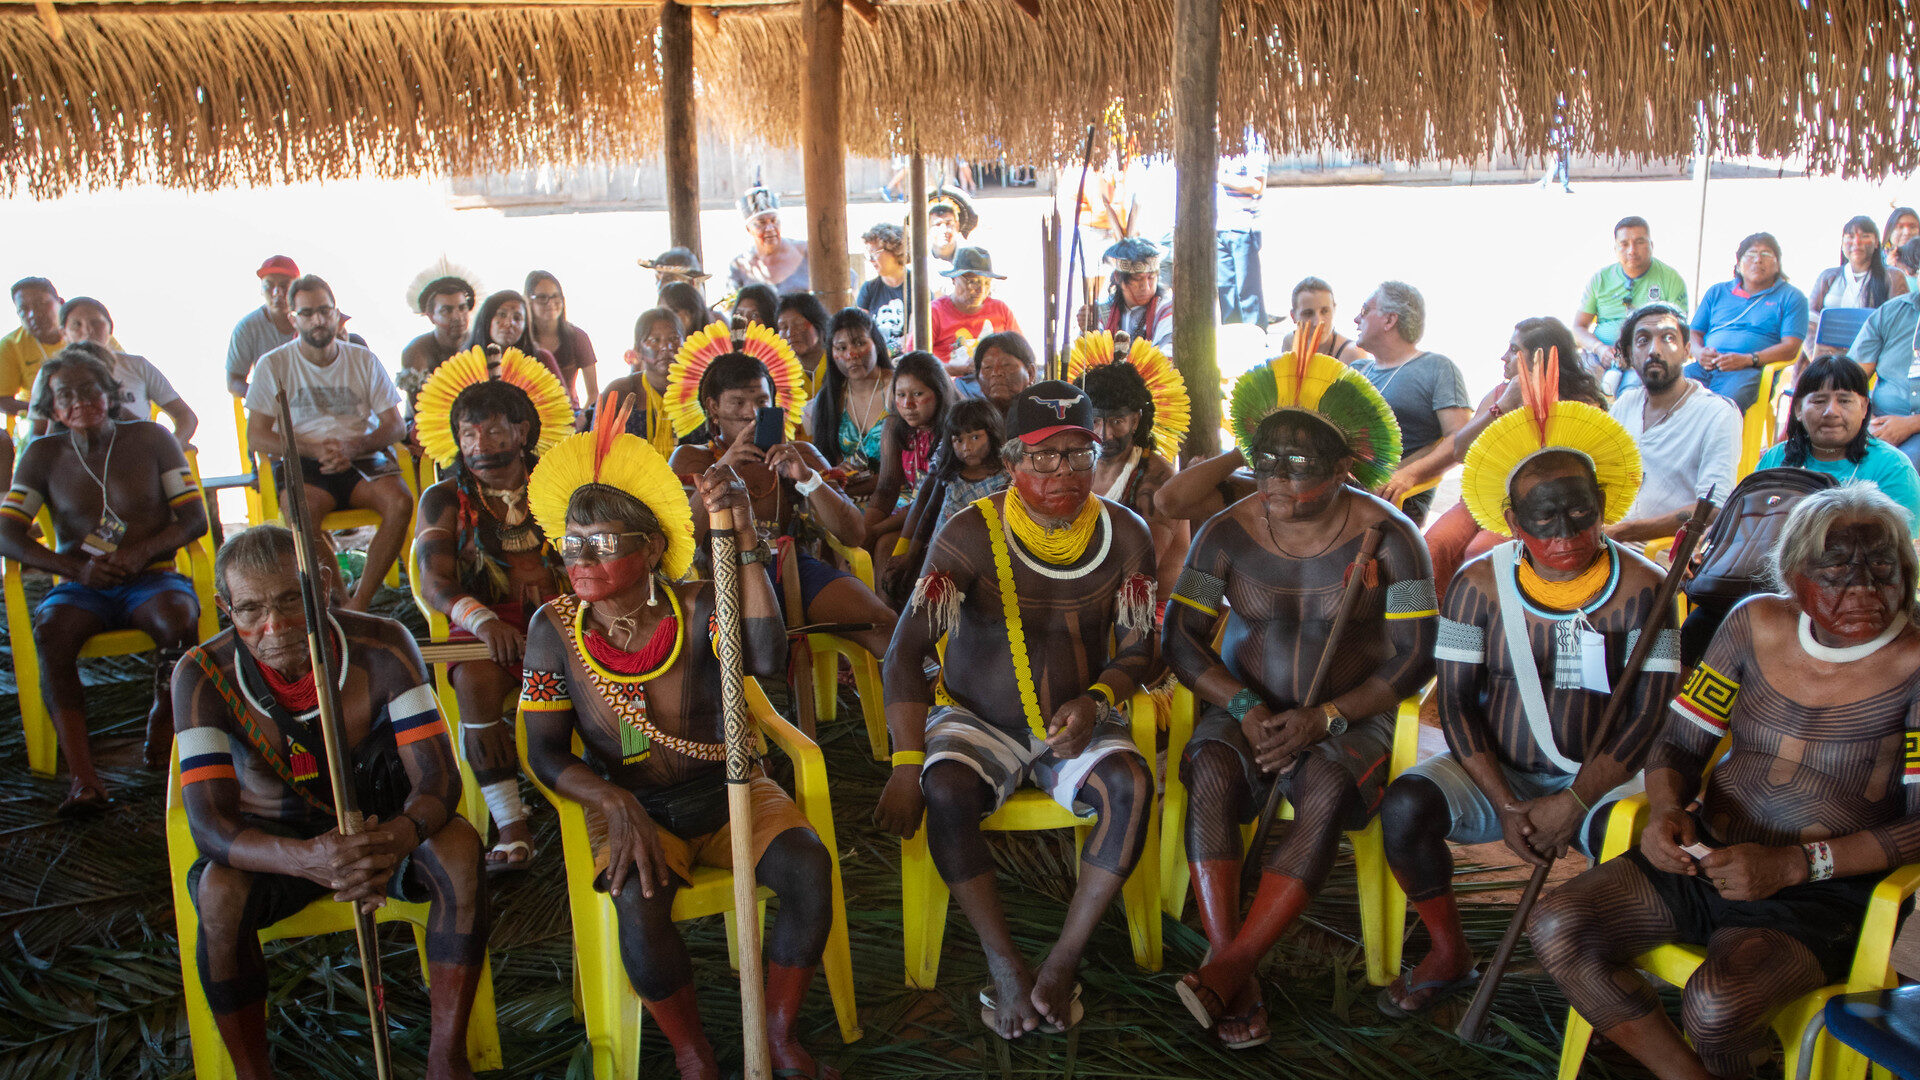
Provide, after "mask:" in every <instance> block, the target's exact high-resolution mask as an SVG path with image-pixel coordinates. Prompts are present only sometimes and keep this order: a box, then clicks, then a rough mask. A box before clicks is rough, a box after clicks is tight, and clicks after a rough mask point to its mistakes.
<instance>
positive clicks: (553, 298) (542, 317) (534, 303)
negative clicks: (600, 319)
mask: <svg viewBox="0 0 1920 1080" xmlns="http://www.w3.org/2000/svg"><path fill="white" fill-rule="evenodd" d="M526 295H527V304H528V307H527V314H528V319H527V330H528V332H529V333H530V334H531V335H532V336H533V343H534V344H535V345H538V346H540V347H541V348H543V349H545V350H547V351H548V352H549V353H552V354H553V360H554V362H555V363H557V364H559V365H560V385H561V386H564V387H566V388H567V400H569V401H571V402H573V407H574V408H575V409H578V408H579V407H580V402H581V401H582V400H583V399H582V398H581V397H580V394H579V392H578V391H577V390H576V389H575V388H574V377H575V376H576V375H578V376H581V377H582V378H584V379H585V381H586V384H587V396H586V397H585V399H584V400H586V401H596V400H598V399H599V397H600V373H599V371H598V370H597V367H598V365H599V360H598V359H597V358H596V357H595V356H594V355H593V342H592V341H591V340H589V339H588V337H587V332H586V331H585V330H582V329H580V328H579V327H577V326H575V325H573V323H572V322H571V321H569V320H568V319H567V294H566V292H565V291H564V290H562V289H561V288H560V279H559V278H557V277H554V276H553V275H552V274H550V273H548V272H546V271H545V270H535V271H534V272H532V273H530V274H528V275H527V293H526Z"/></svg>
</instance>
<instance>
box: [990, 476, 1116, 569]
mask: <svg viewBox="0 0 1920 1080" xmlns="http://www.w3.org/2000/svg"><path fill="white" fill-rule="evenodd" d="M1099 518H1100V500H1098V499H1088V500H1087V503H1086V505H1085V506H1082V507H1081V508H1080V513H1079V516H1077V517H1075V518H1074V519H1073V524H1071V525H1068V526H1067V527H1066V528H1064V529H1048V528H1046V527H1044V526H1042V525H1041V524H1040V523H1039V522H1037V521H1035V520H1033V516H1032V515H1031V514H1029V513H1028V512H1027V504H1026V502H1025V500H1023V499H1021V498H1020V491H1019V489H1017V488H1011V487H1010V488H1008V489H1007V527H1008V528H1010V529H1012V530H1013V535H1014V536H1016V537H1018V538H1019V539H1020V543H1021V544H1022V545H1023V546H1024V547H1025V548H1026V549H1027V550H1028V551H1031V552H1033V553H1034V554H1035V555H1038V556H1040V557H1041V558H1042V559H1045V560H1046V561H1048V562H1050V563H1052V564H1053V565H1055V566H1066V565H1067V564H1069V563H1072V562H1076V561H1078V560H1079V558H1080V557H1081V556H1082V555H1085V554H1086V553H1087V544H1088V542H1090V541H1091V540H1092V539H1093V525H1094V522H1096V521H1098V520H1099Z"/></svg>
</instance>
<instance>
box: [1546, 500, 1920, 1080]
mask: <svg viewBox="0 0 1920 1080" xmlns="http://www.w3.org/2000/svg"><path fill="white" fill-rule="evenodd" d="M1917 567H1920V561H1917V560H1916V557H1915V554H1914V549H1913V544H1912V538H1911V536H1910V535H1909V533H1908V529H1907V512H1906V510H1905V509H1903V508H1902V507H1900V506H1899V505H1898V504H1897V503H1895V502H1894V501H1893V500H1892V499H1890V498H1888V497H1887V496H1886V495H1885V494H1884V493H1883V492H1881V491H1880V490H1879V489H1878V488H1877V487H1875V486H1873V485H1871V484H1867V483H1859V482H1855V483H1848V484H1844V485H1842V486H1840V487H1837V488H1831V489H1828V490H1826V491H1822V492H1818V493H1816V494H1813V495H1809V496H1807V497H1806V498H1805V499H1804V500H1802V501H1801V502H1800V504H1799V505H1798V506H1796V507H1794V509H1793V511H1792V513H1791V514H1790V515H1789V516H1788V518H1787V522H1786V525H1785V527H1784V529H1783V530H1782V532H1781V535H1780V538H1779V540H1778V541H1777V543H1776V545H1775V547H1774V551H1773V556H1772V574H1773V578H1774V581H1773V584H1774V586H1775V588H1777V589H1778V590H1779V592H1778V593H1767V594H1763V595H1759V596H1754V597H1751V598H1749V599H1748V600H1747V601H1745V602H1744V603H1742V604H1741V605H1740V606H1739V607H1736V608H1734V610H1733V613H1732V614H1731V615H1729V616H1728V617H1727V620H1726V622H1725V623H1723V624H1722V625H1721V627H1720V630H1719V632H1718V633H1717V634H1715V635H1714V638H1713V644H1712V645H1711V646H1710V647H1709V648H1708V650H1707V654H1706V657H1705V658H1704V659H1703V660H1702V661H1701V663H1700V664H1699V665H1698V666H1697V667H1695V668H1694V669H1693V672H1692V673H1691V675H1689V677H1688V679H1687V682H1686V685H1685V688H1684V689H1683V690H1682V691H1681V693H1680V696H1679V697H1677V698H1675V699H1674V702H1673V707H1672V715H1670V716H1669V717H1668V718H1667V726H1666V730H1665V731H1664V732H1663V734H1662V736H1661V738H1660V739H1659V741H1658V742H1656V744H1655V746H1654V748H1653V750H1652V753H1651V754H1650V756H1649V757H1648V759H1647V769H1646V782H1647V798H1648V802H1649V803H1650V804H1651V810H1652V816H1651V819H1650V821H1649V824H1648V825H1647V827H1646V830H1645V831H1644V832H1643V833H1642V834H1641V836H1640V842H1639V846H1638V848H1637V849H1636V850H1632V851H1629V852H1627V853H1626V854H1624V855H1622V856H1620V857H1619V858H1616V859H1612V860H1610V861H1608V862H1606V863H1605V864H1603V865H1601V866H1598V867H1596V868H1594V869H1592V870H1589V871H1587V872H1586V873H1584V874H1582V875H1580V876H1579V877H1577V878H1575V879H1574V880H1572V881H1570V882H1568V883H1567V884H1566V885H1565V886H1563V887H1561V888H1560V889H1559V890H1558V891H1556V892H1554V893H1553V894H1552V895H1550V896H1548V897H1547V898H1546V899H1545V900H1544V901H1542V902H1541V905H1540V908H1539V910H1538V911H1537V913H1536V914H1535V916H1534V919H1533V922H1532V924H1531V926H1530V927H1529V928H1528V933H1529V935H1530V936H1531V938H1532V940H1533V943H1534V948H1535V950H1536V951H1537V952H1538V953H1539V955H1540V958H1541V961H1542V963H1544V964H1545V965H1546V968H1547V970H1548V972H1550V973H1551V974H1552V975H1553V977H1554V979H1555V980H1556V981H1557V982H1559V984H1560V986H1561V988H1562V989H1563V990H1564V991H1565V992H1566V995H1567V999H1568V1000H1569V1001H1570V1002H1571V1003H1572V1004H1573V1007H1574V1008H1576V1009H1578V1010H1580V1014H1581V1015H1582V1016H1584V1017H1586V1018H1587V1019H1588V1020H1589V1021H1591V1022H1592V1024H1593V1026H1594V1029H1595V1030H1597V1031H1599V1032H1600V1033H1602V1034H1604V1035H1606V1036H1607V1037H1608V1038H1609V1039H1611V1040H1613V1042H1615V1043H1616V1044H1618V1045H1620V1046H1621V1047H1623V1048H1625V1049H1626V1050H1627V1051H1628V1052H1630V1053H1631V1054H1633V1056H1634V1057H1636V1058H1638V1059H1639V1060H1640V1061H1641V1062H1642V1063H1644V1064H1646V1066H1647V1067H1648V1068H1650V1069H1652V1070H1654V1071H1655V1073H1657V1074H1658V1075H1659V1076H1661V1077H1665V1078H1677V1077H1689V1078H1697V1080H1705V1078H1706V1077H1708V1076H1715V1077H1743V1076H1746V1075H1748V1074H1749V1073H1751V1072H1752V1071H1753V1068H1754V1064H1755V1059H1756V1057H1757V1056H1761V1055H1764V1054H1765V1053H1766V1051H1767V1050H1768V1046H1767V1039H1768V1021H1769V1020H1770V1019H1771V1017H1772V1016H1773V1014H1775V1013H1776V1012H1778V1011H1779V1010H1780V1008H1781V1007H1782V1006H1784V1005H1786V1004H1787V1003H1788V1002H1790V1001H1792V1000H1793V999H1795V998H1797V997H1799V996H1800V995H1802V994H1805V993H1807V992H1808V991H1811V990H1814V989H1816V988H1818V987H1821V986H1824V985H1827V984H1829V983H1833V982H1837V981H1842V980H1844V979H1845V978H1846V974H1847V970H1848V968H1849V966H1850V965H1851V963H1852V958H1853V952H1854V946H1855V939H1856V938H1857V937H1858V936H1859V931H1860V924H1861V920H1862V918H1863V917H1864V915H1865V912H1866V906H1867V899H1868V897H1869V895H1870V894H1871V893H1872V891H1873V888H1874V885H1875V884H1876V883H1877V882H1878V881H1879V880H1880V878H1881V877H1882V876H1883V875H1885V873H1886V872H1887V871H1888V870H1889V869H1891V868H1893V867H1896V866H1899V865H1901V864H1903V863H1908V862H1912V861H1914V860H1915V859H1920V750H1910V749H1907V748H1908V747H1915V746H1920V736H1916V731H1915V729H1916V727H1917V726H1920V630H1916V629H1915V628H1914V626H1912V625H1911V621H1912V617H1913V613H1914V582H1915V575H1916V568H1917ZM1762 657H1764V658H1765V661H1764V663H1763V662H1762V660H1761V658H1762ZM1723 742H1730V745H1731V751H1730V752H1729V753H1728V755H1727V757H1726V758H1725V760H1723V761H1721V762H1720V764H1719V765H1718V766H1717V767H1716V768H1715V769H1714V770H1713V774H1712V776H1711V777H1710V778H1708V779H1707V780H1706V781H1705V782H1704V784H1703V783H1702V781H1701V779H1700V774H1701V771H1702V769H1703V768H1704V767H1705V766H1706V765H1707V763H1708V762H1709V761H1710V760H1711V759H1712V758H1713V757H1714V756H1715V755H1716V754H1717V752H1718V748H1719V747H1720V746H1721V745H1722V743H1723ZM1696 800H1697V802H1696ZM1668 942H1683V943H1687V944H1692V945H1703V946H1705V947H1706V950H1707V958H1706V962H1705V963H1704V964H1702V965H1701V967H1700V969H1699V971H1697V972H1696V973H1695V974H1694V975H1693V977H1692V978H1691V979H1689V980H1688V982H1687V986H1686V989H1685V991H1684V992H1683V994H1682V998H1681V1024H1682V1026H1683V1027H1684V1028H1685V1030H1686V1034H1687V1037H1688V1039H1690V1040H1691V1045H1689V1044H1688V1042H1687V1041H1683V1040H1682V1038H1681V1033H1680V1029H1679V1028H1676V1027H1675V1026H1674V1024H1673V1023H1672V1021H1670V1020H1669V1019H1668V1018H1667V1015H1666V1013H1665V1012H1664V1011H1663V1010H1662V1009H1661V1008H1660V1001H1659V998H1658V996H1656V994H1655V993H1654V991H1653V988H1652V987H1650V986H1648V985H1647V984H1646V982H1645V981H1644V980H1642V979H1641V977H1640V976H1639V975H1637V974H1636V973H1635V971H1634V967H1633V958H1634V957H1636V956H1638V955H1639V954H1641V953H1643V952H1646V951H1647V950H1648V949H1651V948H1653V947H1654V946H1656V945H1661V944H1666V943H1668Z"/></svg>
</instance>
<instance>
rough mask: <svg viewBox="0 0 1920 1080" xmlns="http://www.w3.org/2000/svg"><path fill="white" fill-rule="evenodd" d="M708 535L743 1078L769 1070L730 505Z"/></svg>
mask: <svg viewBox="0 0 1920 1080" xmlns="http://www.w3.org/2000/svg"><path fill="white" fill-rule="evenodd" d="M707 517H708V524H707V536H708V538H709V539H711V540H712V542H713V600H714V613H715V621H716V623H717V624H718V625H717V628H716V629H717V633H716V635H715V637H714V652H715V654H716V655H717V656H718V657H719V659H720V704H721V707H722V708H723V709H724V710H725V711H726V720H727V821H728V823H729V824H730V825H731V826H732V830H733V911H734V916H735V918H734V926H735V928H736V931H737V932H738V935H739V939H740V941H739V952H740V1033H741V1038H742V1039H743V1040H744V1041H745V1044H746V1062H745V1076H746V1080H768V1078H769V1077H771V1076H772V1075H773V1072H772V1063H771V1057H770V1054H769V1051H768V1049H767V1006H766V990H765V988H764V987H763V986H762V984H761V981H760V899H759V886H758V884H757V883H756V882H755V881H754V876H753V789H752V788H751V787H750V786H749V785H750V784H751V782H752V776H751V775H750V769H751V764H752V760H753V758H752V753H751V750H750V745H749V740H748V729H749V725H748V722H747V689H746V679H745V675H744V671H745V666H744V664H743V658H742V656H741V655H740V562H739V554H738V548H737V545H736V544H735V543H734V536H733V511H732V510H731V509H723V510H718V511H714V512H712V513H710V514H708V515H707Z"/></svg>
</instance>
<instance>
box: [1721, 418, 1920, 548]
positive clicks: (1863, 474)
mask: <svg viewBox="0 0 1920 1080" xmlns="http://www.w3.org/2000/svg"><path fill="white" fill-rule="evenodd" d="M1786 457H1787V444H1786V443H1776V444H1774V445H1773V447H1772V448H1771V449H1769V450H1768V451H1767V452H1766V453H1764V454H1761V455H1760V464H1759V465H1757V466H1755V468H1760V469H1775V468H1779V467H1780V466H1781V465H1783V464H1785V463H1786ZM1800 468H1802V469H1806V470H1808V471H1810V472H1818V473H1826V474H1827V475H1828V476H1831V477H1833V478H1834V479H1835V480H1838V481H1839V482H1841V483H1843V484H1844V483H1846V482H1847V481H1849V480H1867V481H1870V482H1872V483H1873V485H1874V486H1876V487H1878V488H1879V489H1880V490H1881V491H1883V492H1886V494H1887V497H1888V498H1890V499H1892V500H1893V501H1894V502H1897V503H1899V504H1900V506H1901V508H1902V509H1904V510H1906V512H1907V527H1908V528H1910V529H1912V530H1913V531H1914V534H1915V535H1920V473H1916V472H1915V471H1914V468H1913V462H1912V461H1909V460H1908V459H1907V455H1905V454H1903V453H1901V452H1900V451H1898V450H1896V449H1894V448H1893V447H1892V446H1889V445H1888V444H1886V443H1884V442H1882V441H1880V440H1879V439H1876V438H1874V437H1873V436H1871V435H1869V436H1868V437H1867V456H1866V457H1865V458H1864V459H1862V460H1861V462H1860V464H1858V465H1855V464H1854V463H1853V462H1851V461H1848V460H1847V459H1846V458H1841V459H1840V460H1838V461H1821V460H1819V459H1818V458H1815V457H1814V456H1812V455H1811V454H1809V455H1808V456H1807V460H1806V461H1804V462H1801V464H1800Z"/></svg>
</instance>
